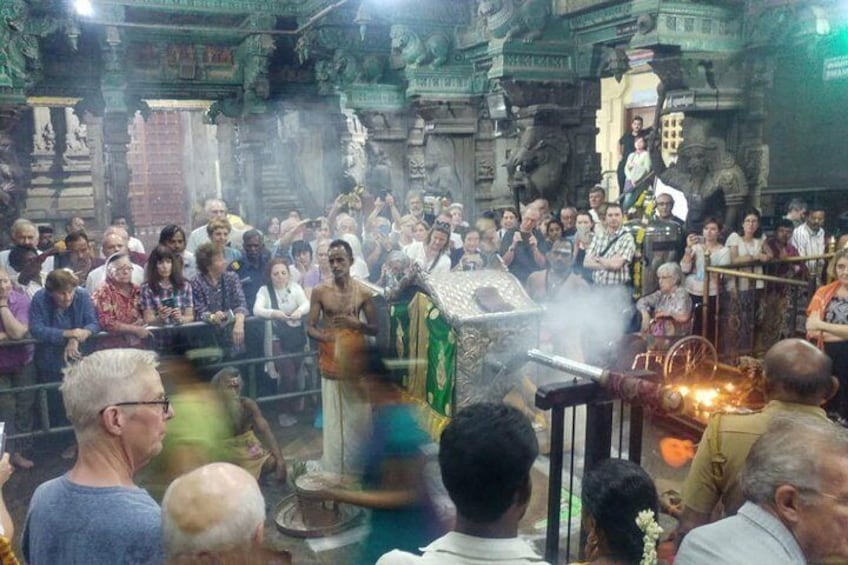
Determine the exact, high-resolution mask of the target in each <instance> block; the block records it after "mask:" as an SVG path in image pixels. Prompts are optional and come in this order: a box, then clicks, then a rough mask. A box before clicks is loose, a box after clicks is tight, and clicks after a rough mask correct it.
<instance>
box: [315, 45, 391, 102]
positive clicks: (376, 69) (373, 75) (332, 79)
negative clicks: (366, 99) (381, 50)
mask: <svg viewBox="0 0 848 565" xmlns="http://www.w3.org/2000/svg"><path fill="white" fill-rule="evenodd" d="M385 70H386V59H385V57H383V56H382V55H378V54H373V53H372V54H369V55H366V56H364V57H362V58H361V59H360V58H359V57H357V56H356V55H354V54H352V53H349V52H346V51H344V50H342V49H336V51H335V53H333V56H332V58H331V59H321V60H318V61H316V62H315V80H316V82H318V92H319V93H320V94H326V95H329V94H333V93H335V92H336V90H337V89H344V88H347V87H348V86H350V85H352V84H355V83H359V82H367V83H375V82H379V81H380V79H381V78H383V74H384V73H385Z"/></svg>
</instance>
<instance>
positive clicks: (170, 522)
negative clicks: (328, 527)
mask: <svg viewBox="0 0 848 565" xmlns="http://www.w3.org/2000/svg"><path fill="white" fill-rule="evenodd" d="M264 524H265V499H264V497H263V496H262V492H261V491H260V490H259V485H258V484H257V483H256V480H255V479H254V478H253V477H251V476H250V473H248V472H247V471H245V470H244V469H241V468H240V467H237V466H235V465H232V464H230V463H210V464H208V465H204V466H203V467H200V468H198V469H195V470H194V471H190V472H188V473H186V474H185V475H182V476H181V477H178V478H177V479H176V480H174V482H173V483H171V485H170V486H169V487H168V490H167V491H165V497H164V498H163V499H162V532H163V536H164V538H165V553H166V554H167V556H168V560H169V561H168V562H169V563H241V564H251V563H257V564H258V563H290V561H289V560H288V558H286V559H285V560H283V559H282V558H283V556H282V555H272V554H271V553H270V552H267V551H266V550H264V549H262V538H263V536H264Z"/></svg>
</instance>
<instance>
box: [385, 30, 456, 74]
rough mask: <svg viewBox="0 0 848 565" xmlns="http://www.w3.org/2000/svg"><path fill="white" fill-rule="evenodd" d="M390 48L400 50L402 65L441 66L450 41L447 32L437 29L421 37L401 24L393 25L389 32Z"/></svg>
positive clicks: (448, 51)
mask: <svg viewBox="0 0 848 565" xmlns="http://www.w3.org/2000/svg"><path fill="white" fill-rule="evenodd" d="M391 38H392V50H393V51H398V52H400V56H401V59H402V60H403V62H404V65H406V66H409V67H419V66H421V65H427V64H429V65H430V66H431V67H441V66H442V65H444V64H445V63H446V62H447V60H448V54H449V53H450V48H451V41H450V38H449V37H448V36H447V34H445V33H443V32H441V31H437V32H435V33H431V34H430V35H428V36H426V38H422V36H420V35H418V33H416V32H415V31H413V30H412V29H411V28H409V27H407V26H403V25H398V26H393V27H392V32H391Z"/></svg>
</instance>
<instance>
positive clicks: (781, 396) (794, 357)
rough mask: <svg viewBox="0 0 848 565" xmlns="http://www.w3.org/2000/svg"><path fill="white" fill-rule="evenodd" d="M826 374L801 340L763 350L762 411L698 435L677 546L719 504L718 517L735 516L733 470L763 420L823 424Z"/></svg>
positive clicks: (817, 354)
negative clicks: (807, 418) (794, 418)
mask: <svg viewBox="0 0 848 565" xmlns="http://www.w3.org/2000/svg"><path fill="white" fill-rule="evenodd" d="M831 369H832V363H831V360H830V358H829V357H828V356H827V355H825V354H824V353H822V352H821V351H819V350H818V349H817V348H816V347H815V346H813V345H812V344H811V343H809V342H807V341H804V340H800V339H785V340H783V341H779V342H778V343H776V344H775V345H774V346H772V348H771V349H769V351H768V352H767V353H766V356H765V359H764V360H763V371H764V373H765V383H766V384H765V386H766V391H765V392H766V399H767V400H768V403H767V404H766V405H765V407H764V408H763V409H762V411H760V412H754V413H750V414H721V413H719V414H714V415H713V416H712V418H710V422H709V424H708V425H707V429H706V430H704V435H703V436H701V442H700V443H699V444H698V451H697V453H696V454H695V459H694V460H693V461H692V467H691V468H690V469H689V474H688V475H687V477H686V481H685V482H684V483H683V513H682V515H681V517H680V525H679V527H678V536H677V541H678V543H679V542H680V541H681V540H682V539H683V536H685V535H686V533H687V532H689V531H690V530H691V529H693V528H696V527H698V526H700V525H702V524H706V523H707V522H709V521H710V517H711V515H712V514H713V510H714V509H715V506H716V504H717V503H718V502H719V501H721V503H722V507H723V508H722V514H723V515H730V514H735V513H736V511H737V510H738V509H739V507H740V506H741V505H742V503H743V502H744V499H743V497H742V492H741V489H740V486H739V483H738V476H739V471H740V470H741V469H742V467H743V465H744V463H745V459H746V458H747V457H748V451H750V449H751V446H752V445H753V443H754V442H755V441H756V440H757V439H758V438H759V437H760V436H761V435H763V433H765V431H766V428H767V426H768V422H769V420H771V419H772V418H773V417H774V416H776V415H778V414H785V413H803V414H810V415H812V416H816V417H820V418H822V419H827V415H826V414H825V411H824V410H823V409H822V408H821V405H822V404H824V403H825V401H827V400H828V399H829V398H830V397H831V396H833V394H835V392H836V390H837V388H838V387H839V384H838V382H837V380H836V379H835V378H834V377H833V375H832V370H831ZM799 456H802V455H799Z"/></svg>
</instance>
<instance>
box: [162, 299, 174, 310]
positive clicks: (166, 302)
mask: <svg viewBox="0 0 848 565" xmlns="http://www.w3.org/2000/svg"><path fill="white" fill-rule="evenodd" d="M162 306H164V307H165V308H176V307H177V299H176V298H173V297H171V298H163V299H162Z"/></svg>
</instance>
